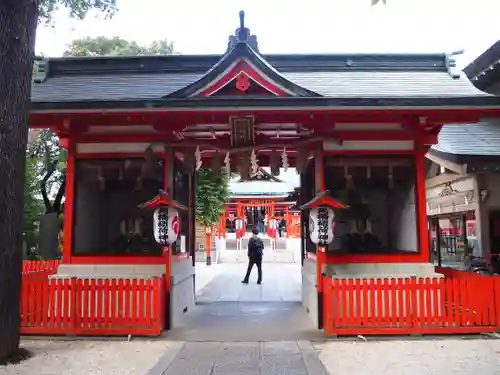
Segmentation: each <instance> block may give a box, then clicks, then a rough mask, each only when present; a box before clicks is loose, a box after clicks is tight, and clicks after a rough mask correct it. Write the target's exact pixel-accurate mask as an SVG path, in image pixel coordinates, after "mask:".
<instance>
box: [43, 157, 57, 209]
mask: <svg viewBox="0 0 500 375" xmlns="http://www.w3.org/2000/svg"><path fill="white" fill-rule="evenodd" d="M56 165H57V161H54V162H52V163H51V164H49V165H48V168H47V173H46V174H45V176H43V178H42V181H40V193H41V194H42V199H43V204H44V205H45V213H46V214H48V213H51V212H53V207H52V204H51V203H50V200H49V196H48V194H47V181H49V178H50V177H51V176H52V175H53V174H54V172H55V170H56Z"/></svg>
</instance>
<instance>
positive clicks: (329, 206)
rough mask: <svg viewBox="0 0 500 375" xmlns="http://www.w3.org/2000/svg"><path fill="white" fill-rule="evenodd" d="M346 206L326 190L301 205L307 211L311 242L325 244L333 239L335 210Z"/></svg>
mask: <svg viewBox="0 0 500 375" xmlns="http://www.w3.org/2000/svg"><path fill="white" fill-rule="evenodd" d="M346 207H347V206H345V205H344V204H342V203H340V202H338V201H336V200H335V199H333V198H332V197H331V196H330V192H329V191H328V190H326V191H324V192H321V193H319V194H318V195H317V196H316V197H315V198H314V199H312V200H311V201H309V202H307V203H306V204H305V205H303V206H302V207H301V209H302V210H305V209H308V210H310V211H309V237H310V238H311V242H312V243H314V244H317V245H320V246H326V245H328V244H329V243H331V242H332V241H333V239H334V234H335V210H336V209H344V208H346Z"/></svg>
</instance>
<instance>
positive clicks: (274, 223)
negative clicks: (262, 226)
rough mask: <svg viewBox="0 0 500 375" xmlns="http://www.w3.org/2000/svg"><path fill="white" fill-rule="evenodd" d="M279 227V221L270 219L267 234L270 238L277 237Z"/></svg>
mask: <svg viewBox="0 0 500 375" xmlns="http://www.w3.org/2000/svg"><path fill="white" fill-rule="evenodd" d="M277 226H278V222H277V220H276V219H275V218H270V219H269V223H268V225H267V234H268V235H269V237H271V238H275V237H276V228H277Z"/></svg>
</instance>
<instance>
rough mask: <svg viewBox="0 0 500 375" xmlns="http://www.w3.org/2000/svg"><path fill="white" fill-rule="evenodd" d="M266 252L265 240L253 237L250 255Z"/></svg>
mask: <svg viewBox="0 0 500 375" xmlns="http://www.w3.org/2000/svg"><path fill="white" fill-rule="evenodd" d="M263 253H264V242H263V241H262V239H261V238H259V237H256V238H255V237H252V238H251V239H250V242H249V244H248V256H262V255H263Z"/></svg>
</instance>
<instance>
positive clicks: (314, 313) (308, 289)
mask: <svg viewBox="0 0 500 375" xmlns="http://www.w3.org/2000/svg"><path fill="white" fill-rule="evenodd" d="M302 307H303V308H304V309H305V310H306V312H307V315H308V317H309V319H310V321H311V322H312V323H313V324H314V327H318V284H317V277H316V262H313V261H311V260H309V259H305V260H304V266H303V267H302Z"/></svg>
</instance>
